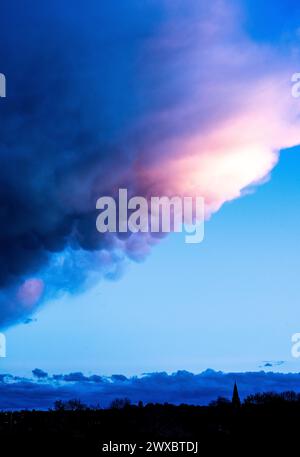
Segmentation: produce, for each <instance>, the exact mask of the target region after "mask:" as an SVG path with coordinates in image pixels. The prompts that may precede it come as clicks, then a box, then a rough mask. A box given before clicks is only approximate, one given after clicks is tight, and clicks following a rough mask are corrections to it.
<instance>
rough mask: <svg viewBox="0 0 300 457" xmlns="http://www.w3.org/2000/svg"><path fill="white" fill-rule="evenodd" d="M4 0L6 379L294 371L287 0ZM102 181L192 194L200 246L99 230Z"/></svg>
mask: <svg viewBox="0 0 300 457" xmlns="http://www.w3.org/2000/svg"><path fill="white" fill-rule="evenodd" d="M13 3H14V2H11V3H10V4H9V5H8V4H7V5H5V7H4V14H3V15H2V17H1V19H0V21H1V24H0V30H1V32H0V38H1V42H3V43H4V46H3V47H2V49H1V51H0V72H3V73H4V74H5V76H6V79H7V97H6V98H5V99H0V116H1V124H0V157H1V170H0V188H1V197H0V203H1V204H0V215H1V227H0V240H1V241H0V285H1V290H0V305H1V306H0V328H1V331H3V332H4V333H5V336H6V341H7V357H6V358H1V359H0V373H9V374H10V375H11V376H12V377H16V378H5V379H6V381H5V383H6V384H7V383H8V384H10V382H11V381H10V379H13V380H14V381H13V382H22V383H23V382H25V384H26V382H29V381H28V379H31V378H32V370H33V369H35V368H39V369H41V370H45V372H47V373H49V377H48V376H45V377H43V376H42V377H38V376H35V383H36V384H37V385H39V384H38V383H39V382H43V383H46V384H47V385H48V383H49V385H52V384H51V383H52V382H53V379H52V378H51V376H52V375H54V374H59V375H60V376H63V375H67V374H69V373H84V375H82V376H93V375H97V376H100V375H101V376H107V377H110V376H111V375H113V374H122V375H125V376H134V375H138V376H141V375H142V374H143V373H156V372H167V373H176V372H177V371H178V370H187V371H188V372H193V373H200V372H205V370H207V369H213V370H216V372H219V370H221V372H222V375H223V374H224V373H230V372H234V373H238V372H240V373H241V372H245V373H248V372H256V371H257V372H258V371H261V370H264V371H265V372H274V371H276V372H282V373H289V372H294V373H297V372H299V371H300V359H296V358H293V357H292V355H291V347H292V343H291V337H292V335H293V334H294V333H297V332H300V316H299V310H298V309H299V307H298V304H299V295H300V291H299V286H298V277H299V272H300V261H299V233H300V230H299V229H300V216H299V211H298V210H297V209H298V207H299V200H300V186H299V169H300V154H299V153H300V147H297V145H300V129H299V115H300V101H299V99H295V98H293V97H292V95H291V76H292V74H293V73H296V72H299V51H298V49H299V46H298V44H299V37H300V35H299V21H300V9H299V6H298V5H297V2H295V1H291V0H289V1H287V2H284V3H283V2H279V1H277V2H275V3H274V5H273V6H272V9H270V7H269V6H268V5H267V4H265V3H264V4H263V5H262V2H259V1H250V0H249V1H248V0H243V1H242V0H241V1H224V0H220V1H219V0H215V1H214V2H212V4H211V5H207V2H202V1H200V2H198V1H195V0H188V1H185V2H183V1H181V0H174V1H171V0H162V1H156V0H154V1H145V2H143V4H141V3H140V2H139V1H135V0H133V1H132V2H125V1H124V2H123V1H122V2H115V1H112V2H109V3H108V2H93V1H92V2H90V4H89V6H88V7H87V6H86V5H84V3H83V2H80V1H78V0H77V1H76V2H74V3H73V4H72V5H73V6H72V9H71V8H69V6H68V5H67V3H66V4H64V5H63V6H62V5H61V4H59V3H58V2H55V1H54V2H52V3H51V5H46V4H43V3H40V4H38V5H37V4H36V2H29V5H28V6H27V7H26V8H25V7H24V8H22V6H21V7H19V8H18V13H17V14H15V13H14V10H13ZM266 23H267V27H266ZM120 187H126V188H128V189H129V193H130V194H131V195H143V196H145V197H146V198H149V197H150V196H152V195H174V194H175V195H180V196H184V195H189V196H190V195H191V196H195V195H201V196H203V197H204V199H205V203H206V222H205V237H204V241H203V242H202V243H201V244H195V245H193V244H192V245H188V244H186V243H185V242H184V234H177V233H173V234H170V235H168V236H165V237H163V238H161V239H158V238H157V237H151V236H139V235H132V236H131V237H129V238H127V237H125V238H124V237H122V236H119V235H117V236H116V235H111V234H108V235H102V236H101V235H100V234H99V233H98V232H97V231H96V217H97V211H96V207H95V202H96V199H97V198H98V197H100V196H101V195H103V194H104V195H110V196H113V197H114V196H115V195H116V194H117V189H118V188H120ZM298 321H299V322H298ZM214 373H215V372H214ZM224 376H225V374H224ZM18 377H20V378H18ZM7 379H8V381H7ZM176 379H177V378H176ZM222 379H223V378H222ZM249 379H250V378H249ZM284 379H286V378H284ZM293 379H294V378H293ZM256 380H257V378H256V377H255V376H254V377H252V378H251V382H250V381H249V382H250V384H251V386H252V387H253V388H256V387H257V385H256V384H255V383H256ZM56 381H57V380H56ZM58 381H62V382H66V381H65V380H63V379H59V380H58ZM77 381H78V382H81V381H82V382H83V383H86V382H87V381H86V379H83V380H80V379H79V380H77ZM281 381H282V379H281V378H280V382H281ZM180 382H181V381H180ZM276 382H277V378H276V376H275V375H274V386H275V387H274V388H276ZM84 385H85V384H84ZM262 385H263V384H262ZM279 385H280V386H281V384H280V383H279V384H278V385H277V387H278V386H279ZM52 387H53V386H52ZM248 387H249V386H248ZM278 388H279V387H278ZM4 391H5V390H4ZM4 391H3V392H4ZM246 393H249V388H248V390H247V389H246V388H245V394H246ZM3 395H4V394H3ZM37 395H38V394H37ZM0 396H1V393H0ZM12 396H13V395H12ZM51 398H52V397H51ZM203 398H204V397H203ZM205 398H206V397H205ZM207 398H208V397H207ZM209 398H211V397H210V396H209Z"/></svg>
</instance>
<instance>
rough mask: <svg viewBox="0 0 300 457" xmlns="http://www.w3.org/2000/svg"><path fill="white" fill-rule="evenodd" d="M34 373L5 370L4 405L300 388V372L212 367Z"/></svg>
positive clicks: (0, 400)
mask: <svg viewBox="0 0 300 457" xmlns="http://www.w3.org/2000/svg"><path fill="white" fill-rule="evenodd" d="M32 373H33V378H22V377H18V376H13V375H10V374H0V409H2V410H10V409H25V408H28V409H31V408H35V409H47V408H50V407H52V406H53V403H54V402H55V401H56V400H58V399H60V400H63V401H67V400H70V399H73V398H76V399H80V400H81V401H82V402H84V403H86V404H88V405H100V406H101V407H107V406H109V405H110V403H111V402H112V400H114V399H115V398H123V397H127V398H129V399H130V401H131V402H132V403H137V402H138V401H139V400H142V401H143V402H144V403H156V402H157V403H164V402H168V403H173V404H180V403H186V404H195V405H206V404H208V403H209V402H210V401H212V400H215V399H216V398H217V397H219V396H222V397H227V398H229V399H230V398H231V395H232V389H233V385H234V382H235V381H236V382H237V384H238V389H239V393H240V396H241V398H242V399H243V398H245V397H246V396H247V395H250V394H253V393H257V392H270V391H272V392H283V391H287V390H294V391H295V392H299V393H300V373H287V374H284V373H274V372H268V373H267V372H265V371H259V372H246V373H223V372H222V371H214V370H211V369H207V370H206V371H203V372H202V373H199V374H193V373H190V372H188V371H177V372H176V373H172V374H167V373H165V372H159V373H147V374H144V375H142V376H140V377H137V376H133V377H130V378H127V377H126V376H123V375H113V376H111V377H105V376H99V375H96V374H93V375H89V376H87V375H84V374H83V373H81V372H75V373H69V374H55V375H49V374H47V373H46V372H45V371H43V370H41V369H38V368H36V369H34V370H33V372H32Z"/></svg>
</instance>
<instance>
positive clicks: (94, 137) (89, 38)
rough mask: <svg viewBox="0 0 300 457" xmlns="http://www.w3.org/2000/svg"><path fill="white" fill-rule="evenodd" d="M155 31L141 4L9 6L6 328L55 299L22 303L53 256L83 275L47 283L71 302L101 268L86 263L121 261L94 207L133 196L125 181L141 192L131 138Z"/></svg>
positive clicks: (4, 23)
mask: <svg viewBox="0 0 300 457" xmlns="http://www.w3.org/2000/svg"><path fill="white" fill-rule="evenodd" d="M16 7H17V9H16ZM154 19H157V13H156V11H155V8H152V7H151V6H150V4H149V5H148V7H147V14H144V11H142V10H141V8H140V7H139V3H138V2H137V1H133V2H131V5H130V7H128V6H126V5H124V4H123V2H102V3H101V5H99V2H96V1H92V2H90V4H89V8H86V4H84V3H83V2H81V1H75V2H72V7H69V6H68V5H67V4H66V5H65V6H64V5H62V4H61V2H58V1H54V2H50V3H48V4H46V3H44V2H33V1H29V2H28V3H27V4H26V5H25V4H23V5H22V4H20V3H19V2H14V1H13V2H10V3H8V2H6V4H5V5H3V6H2V11H1V18H0V41H1V49H0V65H1V71H2V72H3V73H4V74H5V75H6V79H7V82H8V83H7V98H6V99H5V101H4V102H3V103H2V101H1V104H0V116H1V122H0V163H1V166H0V190H1V192H0V220H1V225H0V288H1V289H2V294H0V300H1V306H0V326H3V325H4V326H5V325H7V324H9V323H10V322H12V321H15V320H19V319H21V318H22V317H23V320H24V317H26V315H27V314H28V313H30V311H31V308H34V307H35V305H36V302H38V300H39V298H40V296H41V295H42V294H44V295H46V293H47V292H48V293H49V292H50V293H51V290H50V291H49V289H47V288H46V290H44V289H43V290H42V291H41V290H40V289H41V288H39V290H38V291H36V290H35V288H34V285H33V286H32V287H31V289H30V293H31V295H30V297H29V298H30V299H29V300H28V299H27V297H28V293H27V292H26V291H25V292H26V293H24V294H23V295H24V296H22V297H20V296H18V290H19V287H20V286H22V284H23V283H24V281H25V280H26V278H28V277H29V278H30V277H32V276H33V277H34V275H37V274H40V272H41V271H43V268H44V267H46V266H47V265H49V262H50V261H51V259H52V258H53V254H55V253H63V252H64V250H65V249H66V248H70V249H72V250H73V251H74V252H75V253H76V252H77V253H78V258H79V260H77V264H76V261H74V260H73V258H71V256H70V258H69V259H67V260H66V261H65V264H64V265H63V266H61V265H60V267H58V265H57V263H56V264H55V266H54V267H53V269H52V270H51V269H50V273H49V272H48V276H47V284H46V286H48V285H49V284H50V285H51V284H52V290H55V289H56V290H62V289H67V290H72V289H76V288H78V285H79V286H80V285H81V284H82V283H83V282H84V280H85V278H86V274H87V271H88V270H89V265H88V264H93V258H92V256H90V257H88V254H87V255H86V256H83V260H82V259H81V257H80V253H81V252H82V251H84V252H86V251H87V252H92V253H93V252H95V251H99V250H101V249H108V250H113V247H114V242H113V240H111V239H109V238H108V237H104V236H102V237H101V236H100V234H99V233H98V232H97V231H96V228H95V220H96V212H95V202H96V199H97V198H98V197H99V195H101V194H113V193H114V189H115V188H116V187H118V186H117V183H120V182H121V181H123V183H124V185H126V184H128V182H127V181H128V177H126V176H124V178H122V176H121V175H123V174H124V172H123V170H127V174H128V175H129V176H130V177H131V178H130V180H131V186H133V182H134V179H133V175H132V174H131V165H132V163H133V161H134V160H135V154H136V152H135V151H134V150H133V149H132V148H131V149H130V146H129V145H128V146H127V145H126V144H125V135H126V132H127V131H128V129H129V128H130V126H131V124H132V122H133V119H134V118H136V116H137V114H138V111H139V103H138V100H137V92H136V90H133V88H134V86H135V85H136V78H135V76H134V75H135V73H136V70H137V69H136V64H137V62H136V59H138V49H139V46H140V41H141V40H142V39H143V37H146V36H147V34H149V33H150V32H151V30H152V29H153V21H154ZM74 255H75V254H74ZM110 262H111V263H112V264H114V263H118V259H116V258H115V259H111V260H110ZM50 263H51V262H50ZM82 263H83V266H84V267H85V271H84V268H81V269H80V268H79V267H78V264H79V265H80V264H82ZM96 268H98V266H96ZM99 269H100V268H99ZM118 272H119V270H117V271H113V272H111V271H108V272H107V276H108V277H111V278H113V277H114V275H118V274H119V273H118ZM50 276H52V277H55V280H53V281H52V278H50ZM24 297H25V298H24Z"/></svg>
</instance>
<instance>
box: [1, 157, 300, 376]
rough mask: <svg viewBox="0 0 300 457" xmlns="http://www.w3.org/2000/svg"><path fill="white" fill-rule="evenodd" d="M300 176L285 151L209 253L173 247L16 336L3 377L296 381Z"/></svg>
mask: <svg viewBox="0 0 300 457" xmlns="http://www.w3.org/2000/svg"><path fill="white" fill-rule="evenodd" d="M299 166H300V157H299V151H298V150H297V149H293V150H287V151H284V152H282V155H281V159H280V162H279V164H278V166H277V167H276V168H275V169H274V171H273V173H272V178H271V179H270V180H269V182H267V183H266V184H264V185H262V186H259V187H258V188H257V189H256V191H255V192H253V193H251V194H249V195H247V196H245V197H243V198H241V199H239V200H235V201H233V202H231V203H228V204H226V205H225V206H224V207H223V208H222V210H221V211H220V212H219V213H218V214H216V215H214V216H213V217H212V219H211V220H210V221H209V222H207V223H206V227H205V232H206V233H205V239H204V242H203V243H202V244H200V245H187V244H185V243H184V239H183V235H181V234H174V235H172V236H169V237H167V238H166V239H164V240H162V241H161V242H160V243H159V244H158V245H157V246H156V247H155V248H154V249H153V251H152V252H151V254H150V255H149V256H148V258H147V259H145V261H143V262H141V263H134V262H129V263H128V266H127V267H126V269H125V271H124V274H123V276H122V278H121V279H119V280H117V281H104V280H103V281H101V283H100V284H99V285H98V286H96V287H95V288H93V289H92V290H89V291H88V292H86V293H84V294H80V295H78V296H76V297H74V296H71V297H70V296H69V297H68V296H65V297H62V298H60V299H59V300H55V301H53V302H52V303H49V304H47V306H46V307H43V308H42V309H41V310H40V311H39V312H37V313H36V315H35V318H36V319H37V320H36V321H34V322H32V323H31V324H29V325H19V326H16V327H14V328H12V329H10V330H8V331H7V332H6V336H7V352H8V354H7V355H8V357H7V358H6V359H1V369H2V370H4V371H7V372H14V373H18V374H22V373H23V374H24V373H29V372H30V371H31V369H32V367H33V366H38V367H42V368H44V369H46V370H49V371H50V372H55V371H58V372H64V373H67V372H70V371H78V370H83V371H84V372H90V373H94V372H97V373H101V374H106V375H109V374H112V373H116V372H120V373H124V374H126V375H127V374H130V375H132V374H141V373H143V372H151V371H155V370H166V371H169V372H172V371H176V370H178V369H186V370H190V371H194V372H199V371H202V370H203V369H206V368H207V367H211V368H214V369H217V370H219V369H221V370H225V371H240V370H242V371H244V370H259V369H261V367H262V366H263V361H268V360H270V361H279V360H281V361H285V363H284V364H283V365H281V366H280V368H278V369H280V370H281V371H284V372H285V371H299V363H300V362H299V360H298V359H293V358H292V357H291V352H290V351H291V340H290V339H291V335H292V334H293V333H296V332H298V331H299V328H300V327H299V325H300V323H299V322H300V316H299V298H300V291H299V285H298V277H299V272H300V261H299V242H298V241H299V233H300V230H299V229H300V217H299V211H298V210H297V208H298V207H299V202H300V187H299V169H300V168H299Z"/></svg>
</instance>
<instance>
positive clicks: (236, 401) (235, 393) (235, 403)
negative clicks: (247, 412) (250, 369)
mask: <svg viewBox="0 0 300 457" xmlns="http://www.w3.org/2000/svg"><path fill="white" fill-rule="evenodd" d="M231 403H232V406H234V407H235V408H239V407H240V406H241V400H240V396H239V392H238V388H237V385H236V382H235V383H234V388H233V394H232V400H231Z"/></svg>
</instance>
